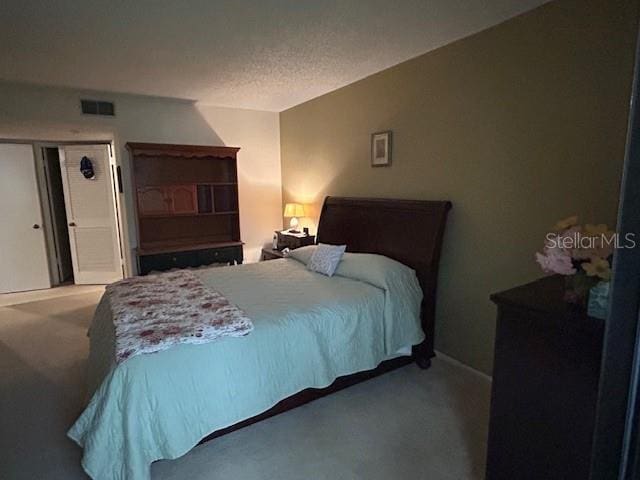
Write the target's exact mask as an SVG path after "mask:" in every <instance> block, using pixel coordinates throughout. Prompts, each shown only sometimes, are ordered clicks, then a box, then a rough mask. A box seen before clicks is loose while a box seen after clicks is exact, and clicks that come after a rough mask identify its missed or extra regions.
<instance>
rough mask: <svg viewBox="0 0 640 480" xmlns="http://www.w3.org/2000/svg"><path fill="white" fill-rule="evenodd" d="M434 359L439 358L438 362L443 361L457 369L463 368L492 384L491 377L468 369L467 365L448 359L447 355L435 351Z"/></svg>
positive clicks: (471, 368)
mask: <svg viewBox="0 0 640 480" xmlns="http://www.w3.org/2000/svg"><path fill="white" fill-rule="evenodd" d="M435 352H436V358H439V359H440V360H444V361H445V362H447V363H450V364H452V365H456V366H457V367H460V368H464V369H465V370H468V371H470V372H472V373H474V374H476V375H478V376H480V377H483V378H484V379H486V380H488V381H490V382H492V381H493V377H492V376H491V375H487V374H486V373H484V372H481V371H480V370H476V369H475V368H473V367H470V366H469V365H467V364H466V363H462V362H461V361H460V360H456V359H455V358H453V357H450V356H449V355H447V354H445V353H442V352H441V351H440V350H436V351H435Z"/></svg>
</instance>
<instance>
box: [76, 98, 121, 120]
mask: <svg viewBox="0 0 640 480" xmlns="http://www.w3.org/2000/svg"><path fill="white" fill-rule="evenodd" d="M80 105H81V106H82V113H85V114H87V115H107V116H110V117H113V116H114V115H115V114H116V111H115V108H114V106H113V102H102V101H100V100H80Z"/></svg>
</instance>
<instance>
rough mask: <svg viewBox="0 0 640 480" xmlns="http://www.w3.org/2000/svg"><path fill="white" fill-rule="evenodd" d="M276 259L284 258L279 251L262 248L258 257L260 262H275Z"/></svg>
mask: <svg viewBox="0 0 640 480" xmlns="http://www.w3.org/2000/svg"><path fill="white" fill-rule="evenodd" d="M277 258H284V254H283V253H282V252H281V251H280V250H275V249H273V248H263V249H262V255H261V256H260V260H262V261H265V260H276V259H277Z"/></svg>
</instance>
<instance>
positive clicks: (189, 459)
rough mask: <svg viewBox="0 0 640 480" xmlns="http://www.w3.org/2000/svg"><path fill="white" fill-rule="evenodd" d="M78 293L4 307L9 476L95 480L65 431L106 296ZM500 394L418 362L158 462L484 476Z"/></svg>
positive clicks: (1, 383) (158, 469)
mask: <svg viewBox="0 0 640 480" xmlns="http://www.w3.org/2000/svg"><path fill="white" fill-rule="evenodd" d="M68 293H69V292H65V296H58V297H56V296H55V295H53V298H46V297H48V296H49V295H48V294H47V293H46V292H44V293H43V297H41V298H44V299H43V300H33V301H29V302H25V303H17V304H13V305H8V306H4V307H0V375H1V377H0V478H1V479H29V480H35V479H64V480H74V479H82V478H86V476H85V475H84V474H83V472H82V469H81V467H80V457H81V450H80V449H79V448H78V447H77V446H76V445H75V444H74V443H73V442H72V441H71V440H69V439H68V438H67V437H66V435H65V433H66V431H67V429H68V428H69V426H70V425H71V424H72V423H73V421H74V420H75V418H76V416H77V415H78V414H79V412H80V411H81V409H82V402H83V397H84V393H85V388H84V371H85V367H86V358H87V350H88V341H87V338H86V335H85V332H86V327H87V325H88V323H89V321H90V319H91V316H92V313H93V310H94V308H95V305H96V303H97V301H98V299H99V297H100V294H101V293H100V291H99V290H98V291H92V292H88V293H87V292H83V293H81V294H76V295H68ZM36 297H37V296H36ZM5 303H11V302H8V301H6V299H5ZM489 394H490V383H489V381H488V380H487V379H486V378H485V377H483V376H481V375H479V374H476V373H475V372H472V371H470V370H468V369H466V368H463V367H460V366H459V365H457V364H455V363H451V362H448V361H445V360H442V359H439V360H435V361H434V364H433V366H432V368H431V369H430V370H428V371H422V370H419V369H418V368H417V367H416V366H414V365H411V366H408V367H405V368H402V369H400V370H396V371H394V372H391V373H388V374H386V375H383V376H381V377H378V378H376V379H373V380H370V381H368V382H365V383H362V384H359V385H356V386H353V387H351V388H349V389H346V390H343V391H342V392H339V393H337V394H334V395H331V396H329V397H326V398H324V399H321V400H317V401H315V402H312V403H310V404H307V405H305V406H303V407H300V408H298V409H295V410H292V411H290V412H287V413H285V414H283V415H279V416H277V417H274V418H271V419H269V420H266V421H264V422H261V423H258V424H256V425H253V426H251V427H248V428H245V429H243V430H240V431H238V432H235V433H232V434H230V435H227V436H225V437H221V438H219V439H216V440H213V441H211V442H209V443H207V444H205V445H201V446H199V447H197V448H195V449H194V450H192V451H191V452H189V453H188V454H187V455H185V456H184V457H182V458H180V459H177V460H173V461H161V462H157V463H155V464H154V465H153V466H152V469H151V472H152V478H153V479H190V480H197V479H224V480H234V479H238V480H258V479H265V480H266V479H282V480H293V479H305V480H309V479H313V480H315V479H323V480H324V479H327V480H329V479H331V480H340V479H367V480H378V479H380V480H389V479H396V478H397V479H406V478H416V479H429V480H438V479H447V480H448V479H451V480H460V479H467V478H482V477H483V470H484V456H485V448H486V447H485V445H486V434H487V418H488V410H489Z"/></svg>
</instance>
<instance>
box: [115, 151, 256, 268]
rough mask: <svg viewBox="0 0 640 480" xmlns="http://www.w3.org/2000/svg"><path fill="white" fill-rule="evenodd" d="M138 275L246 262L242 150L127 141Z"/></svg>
mask: <svg viewBox="0 0 640 480" xmlns="http://www.w3.org/2000/svg"><path fill="white" fill-rule="evenodd" d="M127 149H128V150H129V153H130V155H131V174H132V183H133V188H134V194H135V205H136V217H137V228H138V248H137V249H136V256H137V260H138V272H139V273H140V274H141V275H146V274H147V273H149V272H151V271H155V270H160V271H161V270H168V269H171V268H185V267H197V266H201V265H208V264H211V263H242V260H243V253H242V241H241V240H240V216H239V209H238V170H237V163H236V162H237V159H236V155H237V152H238V150H240V149H239V148H235V147H210V146H198V145H167V144H156V143H128V144H127Z"/></svg>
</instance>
